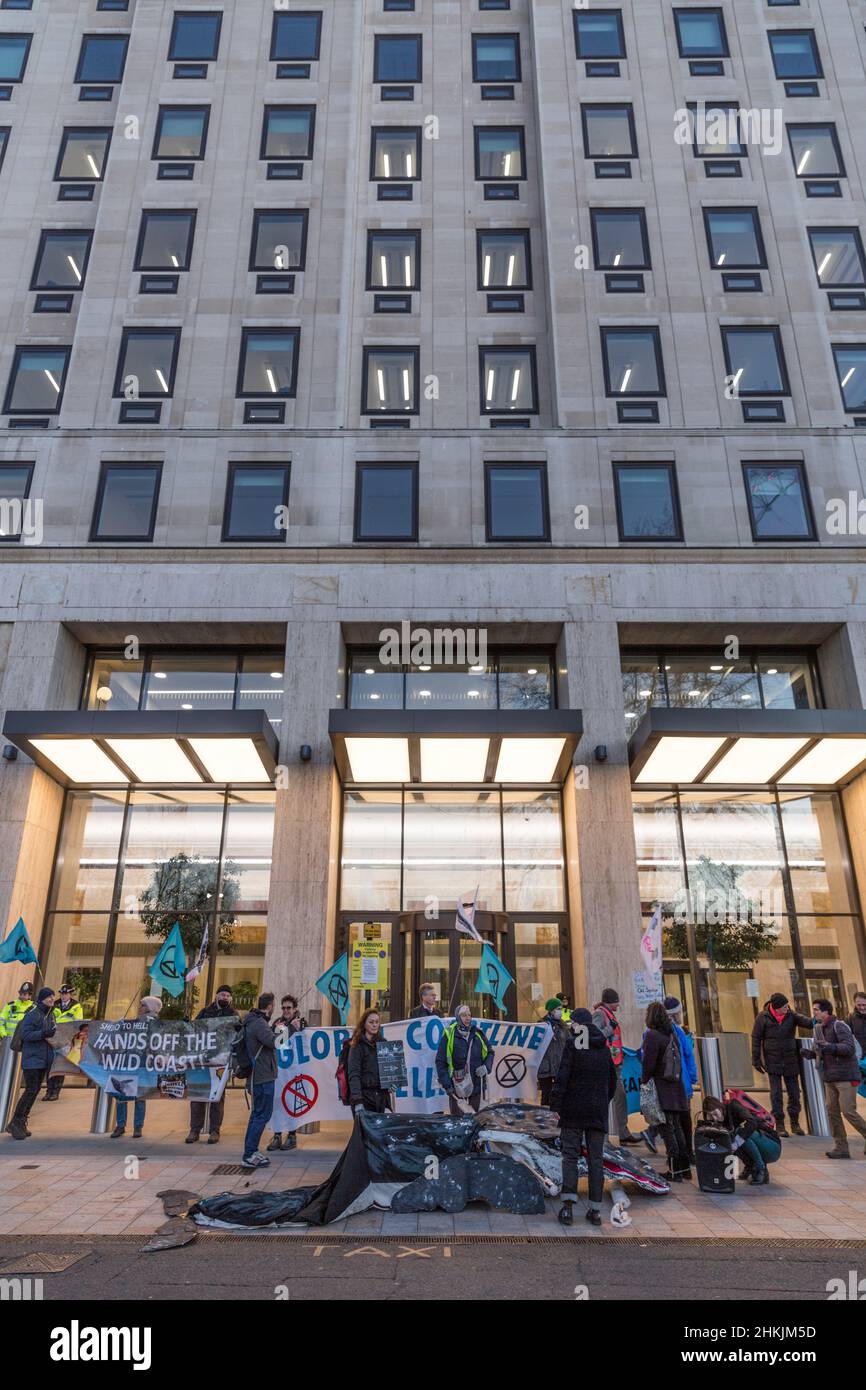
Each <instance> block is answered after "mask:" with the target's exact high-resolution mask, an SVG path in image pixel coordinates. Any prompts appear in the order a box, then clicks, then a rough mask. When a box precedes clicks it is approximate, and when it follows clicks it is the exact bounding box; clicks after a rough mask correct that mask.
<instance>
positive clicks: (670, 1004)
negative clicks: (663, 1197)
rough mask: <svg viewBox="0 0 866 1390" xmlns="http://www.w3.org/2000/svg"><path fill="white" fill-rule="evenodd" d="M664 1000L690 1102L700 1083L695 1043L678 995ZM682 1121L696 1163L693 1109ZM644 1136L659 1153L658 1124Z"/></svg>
mask: <svg viewBox="0 0 866 1390" xmlns="http://www.w3.org/2000/svg"><path fill="white" fill-rule="evenodd" d="M664 1002H665V1013H666V1014H667V1016H668V1018H669V1019H670V1021H671V1023H672V1024H673V1027H674V1032H675V1033H676V1035H677V1040H678V1042H679V1045H680V1055H681V1056H682V1059H683V1075H682V1083H683V1087H684V1089H685V1093H686V1099H687V1100H688V1101H689V1102H691V1099H692V1096H693V1095H694V1093H695V1090H696V1089H697V1085H698V1064H697V1060H696V1058H695V1045H694V1043H693V1042H692V1035H691V1033H687V1032H686V1030H685V1028H684V1027H683V1006H682V1004H681V1003H680V1001H679V999H677V997H676V995H674V994H669V995H668V997H667V999H665V1001H664ZM644 1036H646V1034H644ZM680 1123H681V1124H682V1127H683V1136H684V1138H685V1141H686V1147H687V1149H688V1154H689V1162H690V1163H694V1161H695V1148H694V1137H693V1131H692V1112H691V1109H689V1110H688V1111H687V1112H684V1113H683V1114H682V1115H681V1116H680ZM643 1137H644V1141H645V1142H646V1145H647V1148H648V1149H649V1150H650V1151H651V1152H652V1153H657V1152H658V1148H657V1145H658V1138H659V1127H658V1125H650V1126H649V1127H648V1128H647V1129H645V1130H644V1132H643Z"/></svg>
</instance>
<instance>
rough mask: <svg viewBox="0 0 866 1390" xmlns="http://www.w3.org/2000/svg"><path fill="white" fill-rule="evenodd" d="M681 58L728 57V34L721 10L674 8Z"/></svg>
mask: <svg viewBox="0 0 866 1390" xmlns="http://www.w3.org/2000/svg"><path fill="white" fill-rule="evenodd" d="M674 22H675V24H676V26H677V45H678V47H679V51H680V57H681V58H727V57H728V54H729V49H728V36H727V33H726V32H725V20H724V17H723V15H722V12H721V10H715V9H713V10H674Z"/></svg>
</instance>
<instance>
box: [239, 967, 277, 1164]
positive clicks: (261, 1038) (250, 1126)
mask: <svg viewBox="0 0 866 1390" xmlns="http://www.w3.org/2000/svg"><path fill="white" fill-rule="evenodd" d="M273 1011H274V995H273V994H270V993H266V994H260V995H259V1002H258V1004H257V1006H256V1008H254V1009H250V1011H249V1013H248V1014H247V1016H246V1018H245V1019H244V1025H243V1027H244V1044H245V1046H246V1050H247V1055H248V1057H249V1059H250V1065H251V1068H252V1070H251V1072H250V1075H249V1078H248V1080H247V1090H248V1092H249V1094H250V1096H251V1097H252V1108H251V1110H250V1118H249V1120H248V1121H247V1131H246V1134H245V1135H244V1153H243V1158H242V1159H241V1163H242V1164H243V1166H244V1168H267V1167H268V1166H269V1164H270V1161H271V1160H270V1159H269V1158H268V1157H267V1156H266V1155H265V1154H260V1153H259V1141H260V1139H261V1137H262V1134H263V1133H264V1129H265V1125H266V1124H267V1122H268V1120H269V1119H270V1118H271V1111H272V1110H273V1108H274V1082H275V1081H276V1079H277V1039H276V1036H275V1034H274V1030H273V1029H272V1028H271V1026H270V1020H271V1014H272V1013H273Z"/></svg>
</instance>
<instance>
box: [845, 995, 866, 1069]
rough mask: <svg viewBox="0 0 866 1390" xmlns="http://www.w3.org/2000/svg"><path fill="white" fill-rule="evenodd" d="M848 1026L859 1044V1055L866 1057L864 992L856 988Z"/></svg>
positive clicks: (865, 998) (865, 999)
mask: <svg viewBox="0 0 866 1390" xmlns="http://www.w3.org/2000/svg"><path fill="white" fill-rule="evenodd" d="M848 1027H849V1028H850V1029H851V1032H852V1033H853V1034H854V1037H855V1038H856V1039H857V1042H858V1044H859V1046H860V1057H861V1059H862V1058H863V1057H866V994H864V992H863V990H862V989H858V991H857V993H856V994H855V995H854V1012H853V1013H852V1014H851V1015H850V1016H849V1018H848Z"/></svg>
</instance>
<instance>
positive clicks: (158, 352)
mask: <svg viewBox="0 0 866 1390" xmlns="http://www.w3.org/2000/svg"><path fill="white" fill-rule="evenodd" d="M180 334H181V330H180V329H179V328H124V330H123V335H122V337H121V340H120V352H119V354H118V358H117V374H116V376H115V378H114V395H115V396H116V397H118V396H119V397H121V398H123V399H125V400H137V399H141V400H154V399H156V400H165V399H166V398H167V397H169V396H173V395H174V377H175V372H176V371H177V357H178V353H179V352H180Z"/></svg>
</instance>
